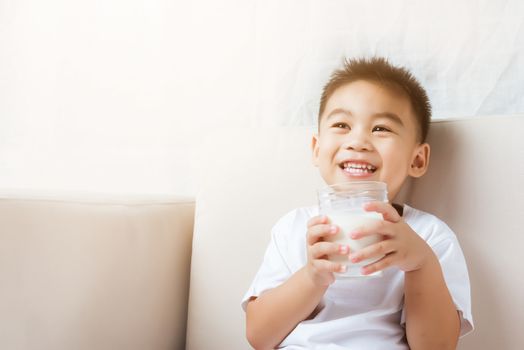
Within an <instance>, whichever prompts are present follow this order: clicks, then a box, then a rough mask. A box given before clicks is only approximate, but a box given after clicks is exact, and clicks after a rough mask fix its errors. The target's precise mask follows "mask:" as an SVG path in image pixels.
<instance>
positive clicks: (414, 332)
mask: <svg viewBox="0 0 524 350" xmlns="http://www.w3.org/2000/svg"><path fill="white" fill-rule="evenodd" d="M404 283H405V285H404V295H405V302H404V303H405V309H406V310H405V312H406V333H407V339H408V343H409V346H410V348H411V349H413V350H416V349H455V348H456V347H457V342H458V337H459V331H460V319H459V315H458V312H457V310H456V308H455V304H454V303H453V300H452V299H451V296H450V294H449V291H448V288H447V286H446V282H445V281H444V276H443V275H442V269H441V268H440V263H439V261H438V259H437V257H436V256H435V255H434V254H433V252H431V256H430V259H428V261H427V262H426V263H425V264H424V265H423V266H422V267H421V268H420V269H418V270H414V271H409V272H406V273H405V280H404Z"/></svg>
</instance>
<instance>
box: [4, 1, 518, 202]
mask: <svg viewBox="0 0 524 350" xmlns="http://www.w3.org/2000/svg"><path fill="white" fill-rule="evenodd" d="M523 24H524V2H522V1H520V0H506V1H502V0H501V1H493V0H478V1H473V0H464V1H460V2H457V1H451V0H446V1H438V2H426V1H424V2H421V1H408V0H404V1H398V0H396V1H346V0H344V1H342V0H330V1H323V0H322V1H321V0H309V1H304V0H286V1H280V0H264V1H262V0H224V1H212V0H199V1H176V0H175V1H172V0H170V1H168V0H125V1H124V0H103V1H102V0H96V1H69V0H67V1H66V0H49V1H45V2H42V1H37V0H17V1H12V0H0V192H2V193H6V192H11V191H14V192H16V193H21V192H28V193H31V194H34V193H35V192H45V193H52V194H53V195H56V194H57V193H58V192H71V191H74V192H101V193H106V194H107V193H119V194H120V193H132V194H144V193H145V194H153V195H155V194H159V193H160V194H182V195H194V194H196V192H197V191H198V189H199V186H200V183H199V180H198V176H197V175H196V174H198V173H199V172H201V171H206V170H207V171H209V169H208V168H207V164H209V155H208V149H206V147H205V146H203V145H204V141H205V140H206V139H207V138H209V136H208V135H210V133H211V134H213V133H218V132H220V128H224V129H223V130H225V129H229V128H232V127H240V128H245V127H253V128H259V127H272V126H282V125H284V126H296V125H301V126H307V127H309V126H314V119H315V113H316V109H317V101H318V97H319V94H320V89H321V86H322V85H323V84H324V83H325V81H326V79H327V77H328V74H329V72H330V71H331V70H332V69H333V68H334V67H336V66H337V65H339V64H340V62H341V59H342V57H343V56H359V55H372V54H379V55H385V56H388V57H390V59H391V60H392V61H393V62H394V63H398V64H405V65H407V66H408V67H409V68H411V69H412V70H413V72H414V73H415V74H416V75H417V76H418V77H419V78H420V80H421V81H422V82H423V84H424V85H425V86H426V87H427V89H428V92H429V94H430V97H431V99H432V101H433V105H434V110H435V113H434V115H435V117H436V118H453V117H455V116H475V115H489V114H498V115H501V114H514V113H518V112H523V111H524V99H522V98H519V96H523V95H524V85H522V81H524V70H523V68H522V65H521V64H520V63H521V62H523V61H524V25H523Z"/></svg>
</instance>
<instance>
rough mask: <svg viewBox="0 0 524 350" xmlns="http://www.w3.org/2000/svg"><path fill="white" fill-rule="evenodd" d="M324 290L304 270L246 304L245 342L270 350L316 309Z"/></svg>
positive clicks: (256, 347) (324, 287)
mask: <svg viewBox="0 0 524 350" xmlns="http://www.w3.org/2000/svg"><path fill="white" fill-rule="evenodd" d="M326 289H327V286H317V285H315V284H314V283H313V282H312V280H311V279H310V278H309V276H307V271H306V270H305V268H302V269H301V270H299V271H297V272H296V273H295V274H294V275H292V276H291V277H290V278H289V280H287V281H286V282H285V283H284V284H282V285H280V286H279V287H277V288H274V289H271V290H269V291H267V292H266V293H263V294H262V295H261V296H260V297H258V298H257V299H254V300H252V301H250V302H249V303H248V304H247V310H246V315H247V316H246V317H247V338H248V341H249V343H250V344H251V345H252V346H253V347H254V348H255V349H273V348H275V347H276V346H277V345H278V344H280V343H281V342H282V340H283V339H284V338H285V337H286V336H287V335H288V334H289V333H290V332H291V331H292V330H293V329H294V328H295V327H296V325H297V324H298V323H299V322H301V321H302V320H305V319H306V318H307V317H308V316H309V315H310V314H311V313H312V312H313V311H314V309H315V308H316V306H317V305H318V303H319V302H320V299H321V298H322V296H323V295H324V292H325V291H326Z"/></svg>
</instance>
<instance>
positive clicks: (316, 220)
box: [307, 215, 328, 228]
mask: <svg viewBox="0 0 524 350" xmlns="http://www.w3.org/2000/svg"><path fill="white" fill-rule="evenodd" d="M327 222H328V218H327V216H325V215H317V216H313V217H312V218H311V219H309V220H308V222H307V228H310V227H312V226H315V225H319V224H327Z"/></svg>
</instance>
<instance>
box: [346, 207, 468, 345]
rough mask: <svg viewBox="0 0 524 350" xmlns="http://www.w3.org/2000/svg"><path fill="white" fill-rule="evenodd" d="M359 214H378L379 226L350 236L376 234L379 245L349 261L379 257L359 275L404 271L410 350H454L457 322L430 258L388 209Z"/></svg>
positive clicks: (434, 261) (427, 249) (428, 251)
mask: <svg viewBox="0 0 524 350" xmlns="http://www.w3.org/2000/svg"><path fill="white" fill-rule="evenodd" d="M365 209H366V210H369V211H376V212H379V213H381V214H382V215H383V217H384V221H381V222H379V223H377V224H376V225H375V226H370V227H367V228H363V229H361V230H359V231H358V232H354V233H352V237H353V238H354V239H355V238H356V239H358V238H361V237H363V236H365V235H368V234H371V233H380V234H382V235H383V236H384V240H383V241H381V242H379V243H376V244H374V245H372V246H370V247H367V248H365V249H363V250H362V251H359V252H358V253H355V254H354V255H353V256H351V261H352V262H358V261H361V260H364V259H369V258H373V257H377V256H384V257H383V258H382V259H380V260H379V261H378V262H375V263H372V264H370V265H368V266H365V267H364V271H363V273H365V274H369V273H373V272H375V271H379V270H383V269H385V268H387V267H390V266H396V267H398V268H399V269H401V270H402V271H404V272H405V274H404V277H405V279H404V305H405V312H406V336H407V340H408V343H409V346H410V348H411V349H414V350H418V349H423V350H431V349H455V348H456V346H457V342H458V336H459V332H460V320H459V317H458V313H457V310H456V308H455V305H454V303H453V300H452V299H451V296H450V294H449V291H448V288H447V286H446V282H445V281H444V276H443V273H442V269H441V267H440V263H439V261H438V259H437V257H436V255H435V253H434V252H433V250H432V249H431V247H430V246H429V245H428V244H427V243H426V242H425V241H424V240H423V239H422V238H421V237H420V236H419V235H417V233H416V232H414V231H413V230H412V229H411V227H409V225H408V224H406V223H405V222H404V220H402V218H401V217H400V216H399V215H398V213H397V212H396V210H395V209H394V208H393V207H391V206H390V205H389V204H387V203H379V202H374V203H370V204H367V205H366V206H365Z"/></svg>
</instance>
